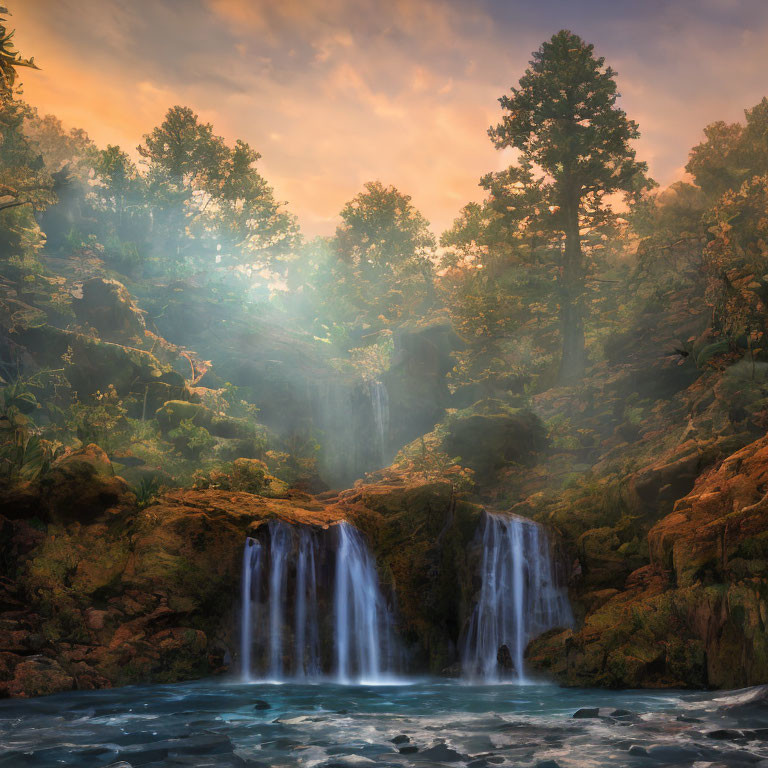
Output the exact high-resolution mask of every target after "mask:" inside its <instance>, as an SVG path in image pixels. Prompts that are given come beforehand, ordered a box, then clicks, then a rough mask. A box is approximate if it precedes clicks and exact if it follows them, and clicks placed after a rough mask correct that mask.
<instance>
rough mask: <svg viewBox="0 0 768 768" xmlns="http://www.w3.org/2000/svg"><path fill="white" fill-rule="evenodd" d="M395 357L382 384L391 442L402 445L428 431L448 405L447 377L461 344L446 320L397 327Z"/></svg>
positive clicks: (438, 319)
mask: <svg viewBox="0 0 768 768" xmlns="http://www.w3.org/2000/svg"><path fill="white" fill-rule="evenodd" d="M394 345H395V349H394V354H393V356H392V363H391V366H390V369H389V370H388V371H387V372H386V374H384V376H383V381H384V384H385V385H386V388H387V391H388V392H389V401H390V404H391V407H390V439H391V443H392V445H396V446H401V445H406V444H407V443H410V442H411V441H412V440H414V439H416V438H417V437H419V435H423V434H425V433H426V432H429V431H430V430H431V429H432V428H433V427H434V425H435V424H436V423H437V422H438V421H439V420H440V419H441V418H442V416H443V414H444V412H445V409H446V408H447V407H448V405H449V403H450V393H449V391H448V384H447V381H446V378H445V377H446V374H447V373H448V372H449V371H450V370H451V369H452V368H453V366H454V364H455V360H454V359H453V357H452V356H451V353H452V352H453V351H454V350H456V349H459V348H460V347H461V346H462V345H463V342H462V341H461V339H460V338H459V337H458V336H457V335H456V332H455V331H454V330H453V328H452V326H451V324H450V322H449V321H448V320H447V319H441V318H437V319H435V320H434V321H432V322H429V323H424V324H422V325H419V326H413V327H412V326H406V327H402V328H399V329H398V330H397V331H396V332H395V336H394Z"/></svg>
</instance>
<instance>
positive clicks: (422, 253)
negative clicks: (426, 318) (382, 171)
mask: <svg viewBox="0 0 768 768" xmlns="http://www.w3.org/2000/svg"><path fill="white" fill-rule="evenodd" d="M435 245H436V243H435V237H434V235H433V234H432V233H431V232H430V231H429V222H428V221H427V220H426V219H425V218H424V216H422V214H421V213H420V212H419V211H418V210H417V209H416V208H415V207H414V206H413V204H412V203H411V198H410V196H409V195H404V194H402V193H401V192H400V191H399V190H397V189H396V188H395V187H393V186H388V187H385V186H384V185H383V184H382V183H381V182H379V181H374V182H368V183H367V184H366V185H365V191H363V192H361V193H359V194H358V195H356V196H355V197H354V198H352V200H350V201H349V202H348V203H347V204H346V205H345V206H344V208H343V209H342V211H341V223H340V224H339V226H338V227H337V228H336V234H335V236H334V238H333V243H332V248H333V250H334V252H335V254H336V257H337V261H336V264H335V265H334V272H335V273H336V277H337V280H338V282H339V285H340V286H343V288H342V290H343V291H344V292H345V293H346V297H345V298H346V299H347V301H348V302H349V304H350V305H351V306H353V307H355V308H356V310H357V311H358V312H359V313H360V315H359V317H358V318H357V319H359V320H360V321H362V322H363V323H364V324H366V325H369V326H373V325H379V326H382V325H387V324H390V323H392V322H396V321H398V320H401V319H403V317H404V316H405V315H408V314H412V313H414V312H418V311H419V307H420V305H422V307H421V308H423V306H424V305H426V304H428V303H429V302H430V301H431V300H432V298H433V295H434V294H433V282H432V280H433V274H432V272H433V265H432V260H431V259H432V256H433V253H434V249H435Z"/></svg>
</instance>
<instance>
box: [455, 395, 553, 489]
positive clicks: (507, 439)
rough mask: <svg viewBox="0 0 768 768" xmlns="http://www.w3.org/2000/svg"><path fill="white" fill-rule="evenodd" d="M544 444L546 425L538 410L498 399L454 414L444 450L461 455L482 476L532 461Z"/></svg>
mask: <svg viewBox="0 0 768 768" xmlns="http://www.w3.org/2000/svg"><path fill="white" fill-rule="evenodd" d="M545 447H546V435H545V430H544V426H543V424H542V423H541V420H540V419H539V418H538V416H536V414H534V413H533V412H532V411H530V410H528V409H525V408H511V407H509V406H507V405H506V404H505V403H504V402H503V401H501V400H495V399H489V400H481V401H479V402H477V403H475V404H474V405H473V406H472V407H471V408H467V409H465V410H463V411H457V412H456V413H454V414H452V415H451V416H450V417H449V418H448V420H447V425H446V433H445V437H444V439H443V449H444V451H445V452H446V453H447V454H448V455H449V456H456V457H459V458H460V460H461V464H462V465H464V466H467V467H469V468H470V469H473V470H474V471H475V476H476V477H477V478H479V479H480V480H483V479H489V478H491V477H493V476H494V475H495V474H496V473H497V472H498V471H499V470H500V469H501V468H502V467H504V466H505V465H507V464H510V463H512V462H519V463H526V462H529V461H530V460H531V459H532V458H533V456H534V454H535V453H537V452H538V451H541V450H543V449H544V448H545Z"/></svg>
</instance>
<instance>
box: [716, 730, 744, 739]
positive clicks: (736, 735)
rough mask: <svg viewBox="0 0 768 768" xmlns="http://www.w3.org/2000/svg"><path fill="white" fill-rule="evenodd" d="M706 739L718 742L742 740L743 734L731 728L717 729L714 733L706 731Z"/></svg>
mask: <svg viewBox="0 0 768 768" xmlns="http://www.w3.org/2000/svg"><path fill="white" fill-rule="evenodd" d="M707 738H709V739H717V740H718V741H736V740H738V739H743V738H744V734H743V733H742V732H741V731H737V730H735V729H733V728H718V729H717V730H715V731H707Z"/></svg>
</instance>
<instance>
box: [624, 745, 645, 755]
mask: <svg viewBox="0 0 768 768" xmlns="http://www.w3.org/2000/svg"><path fill="white" fill-rule="evenodd" d="M628 752H629V754H630V755H632V756H633V757H647V756H648V750H647V749H646V748H645V747H641V746H640V745H639V744H633V745H632V746H631V747H630V748H629V750H628Z"/></svg>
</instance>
